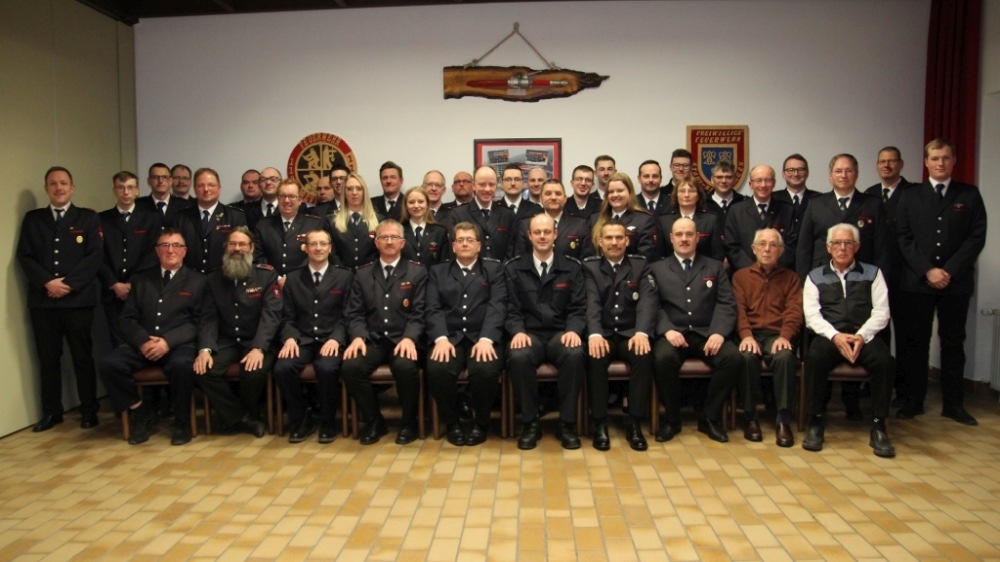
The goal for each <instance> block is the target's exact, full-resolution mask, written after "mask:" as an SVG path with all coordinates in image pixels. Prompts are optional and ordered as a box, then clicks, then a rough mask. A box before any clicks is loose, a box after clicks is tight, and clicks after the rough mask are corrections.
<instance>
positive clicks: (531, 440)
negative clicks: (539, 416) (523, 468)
mask: <svg viewBox="0 0 1000 562" xmlns="http://www.w3.org/2000/svg"><path fill="white" fill-rule="evenodd" d="M541 438H542V425H541V423H539V421H538V420H535V421H531V422H528V423H526V424H524V428H523V429H522V430H521V437H519V438H518V439H517V448H518V449H521V450H524V451H527V450H528V449H534V448H535V447H536V446H537V445H538V440H539V439H541Z"/></svg>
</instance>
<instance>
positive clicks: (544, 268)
mask: <svg viewBox="0 0 1000 562" xmlns="http://www.w3.org/2000/svg"><path fill="white" fill-rule="evenodd" d="M548 274H549V262H547V261H543V262H542V275H541V278H542V279H545V276H546V275H548Z"/></svg>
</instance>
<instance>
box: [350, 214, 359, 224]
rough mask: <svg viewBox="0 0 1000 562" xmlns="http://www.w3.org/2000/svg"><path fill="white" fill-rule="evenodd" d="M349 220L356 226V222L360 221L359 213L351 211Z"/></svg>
mask: <svg viewBox="0 0 1000 562" xmlns="http://www.w3.org/2000/svg"><path fill="white" fill-rule="evenodd" d="M351 222H352V223H354V225H355V226H357V225H358V224H360V223H361V213H351Z"/></svg>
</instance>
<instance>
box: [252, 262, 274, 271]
mask: <svg viewBox="0 0 1000 562" xmlns="http://www.w3.org/2000/svg"><path fill="white" fill-rule="evenodd" d="M254 267H256V268H257V269H263V270H264V271H274V267H273V266H271V265H270V264H267V263H255V264H254Z"/></svg>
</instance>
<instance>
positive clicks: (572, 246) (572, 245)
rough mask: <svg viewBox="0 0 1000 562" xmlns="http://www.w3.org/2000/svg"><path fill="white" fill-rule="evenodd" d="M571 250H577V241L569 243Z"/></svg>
mask: <svg viewBox="0 0 1000 562" xmlns="http://www.w3.org/2000/svg"><path fill="white" fill-rule="evenodd" d="M569 249H570V250H575V249H576V240H573V241H572V242H570V243H569Z"/></svg>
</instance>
